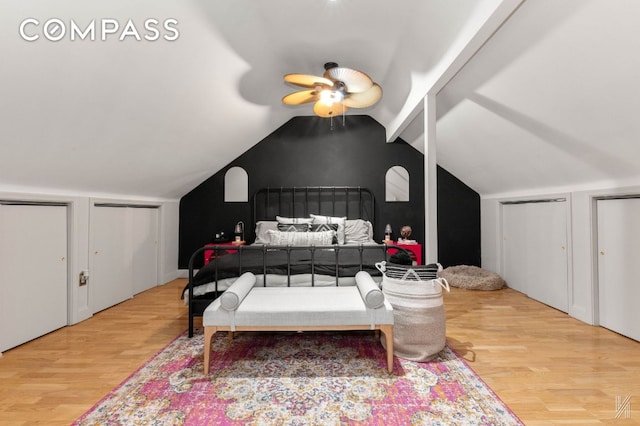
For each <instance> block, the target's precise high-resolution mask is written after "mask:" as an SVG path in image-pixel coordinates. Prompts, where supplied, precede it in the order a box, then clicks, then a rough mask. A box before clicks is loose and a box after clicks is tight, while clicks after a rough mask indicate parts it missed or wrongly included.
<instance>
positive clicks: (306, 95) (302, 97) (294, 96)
mask: <svg viewBox="0 0 640 426" xmlns="http://www.w3.org/2000/svg"><path fill="white" fill-rule="evenodd" d="M317 99H318V92H317V91H316V90H315V89H310V90H301V91H299V92H293V93H290V94H288V95H287V96H285V97H284V98H282V102H283V103H285V104H287V105H301V104H306V103H309V102H313V101H315V100H317Z"/></svg>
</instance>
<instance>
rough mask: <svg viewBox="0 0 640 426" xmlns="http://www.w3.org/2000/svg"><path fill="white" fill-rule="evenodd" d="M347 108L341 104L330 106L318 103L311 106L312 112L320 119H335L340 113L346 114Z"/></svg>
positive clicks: (336, 103) (335, 103)
mask: <svg viewBox="0 0 640 426" xmlns="http://www.w3.org/2000/svg"><path fill="white" fill-rule="evenodd" d="M348 109H349V107H347V106H346V105H344V104H343V103H342V102H334V103H332V104H331V105H329V104H326V103H324V102H322V101H318V102H316V103H315V104H314V105H313V112H315V113H316V115H319V116H320V117H325V118H328V117H337V116H339V115H342V113H344V112H347V110H348Z"/></svg>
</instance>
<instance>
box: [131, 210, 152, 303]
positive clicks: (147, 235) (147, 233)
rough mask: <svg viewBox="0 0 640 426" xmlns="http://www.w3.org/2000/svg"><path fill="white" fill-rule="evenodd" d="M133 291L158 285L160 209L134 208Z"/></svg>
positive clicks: (136, 291)
mask: <svg viewBox="0 0 640 426" xmlns="http://www.w3.org/2000/svg"><path fill="white" fill-rule="evenodd" d="M130 210H131V214H132V216H133V229H132V232H131V237H132V240H131V244H132V245H133V293H134V294H138V293H140V292H142V291H145V290H148V289H150V288H152V287H155V286H157V285H158V209H156V208H133V209H130Z"/></svg>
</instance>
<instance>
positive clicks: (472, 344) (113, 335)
mask: <svg viewBox="0 0 640 426" xmlns="http://www.w3.org/2000/svg"><path fill="white" fill-rule="evenodd" d="M184 282H185V281H184V280H176V281H173V282H171V283H169V284H167V285H164V286H161V287H157V288H154V289H152V290H149V291H147V292H144V293H142V294H139V295H137V296H135V297H134V298H133V299H131V300H128V301H126V302H124V303H121V304H120V305H118V306H115V307H113V308H110V309H108V310H105V311H103V312H101V313H98V314H97V315H95V316H94V317H93V318H91V319H89V320H87V321H84V322H82V323H80V324H76V325H74V326H69V327H65V328H63V329H61V330H58V331H56V332H53V333H51V334H48V335H46V336H43V337H41V338H39V339H36V340H34V341H32V342H29V343H26V344H24V345H22V346H20V347H18V348H15V349H12V350H10V351H7V352H5V353H4V354H3V357H2V358H0V424H2V425H32V424H43V425H58V424H60V425H64V424H69V423H70V422H72V421H73V420H75V419H76V418H77V417H79V416H80V415H82V414H83V413H84V412H85V411H87V410H88V409H90V408H91V407H92V406H93V405H94V404H95V403H96V402H98V401H99V400H100V399H101V398H102V397H103V396H104V395H106V394H107V393H108V392H109V391H110V390H112V389H113V388H114V387H116V386H117V385H118V384H120V382H122V381H123V380H125V379H126V378H127V377H128V376H129V375H130V374H131V373H132V372H134V371H135V370H136V369H137V368H138V367H140V366H141V365H142V364H143V363H144V362H145V361H147V360H148V359H149V358H150V357H151V356H152V355H154V354H155V353H156V352H157V351H159V350H160V349H162V348H163V347H164V346H165V345H166V344H167V343H169V342H170V341H171V340H172V339H174V338H175V337H177V336H178V335H179V334H180V333H181V332H183V331H184V330H185V329H186V326H187V325H186V324H187V323H186V307H185V306H184V305H182V301H180V300H179V293H180V290H181V289H182V287H183V286H184ZM445 306H446V310H447V339H448V342H449V344H450V345H451V346H452V347H453V348H454V349H455V350H456V351H457V352H458V353H459V354H460V355H461V356H463V357H464V358H465V359H466V360H467V362H468V363H469V365H470V366H471V367H472V368H473V369H474V370H475V371H476V372H477V373H478V374H479V375H480V377H482V378H483V379H484V381H485V382H486V383H487V384H488V385H489V386H490V387H491V388H492V389H493V390H494V391H495V392H496V394H497V395H498V396H499V397H500V398H501V399H502V400H503V401H504V402H505V403H506V404H507V405H508V406H509V407H510V408H511V409H512V410H513V411H514V412H515V413H516V414H517V415H518V416H519V417H520V418H521V419H522V420H523V421H524V422H525V423H526V424H527V425H551V424H579V425H589V424H614V425H617V424H620V425H628V424H640V343H639V342H636V341H633V340H631V339H627V338H625V337H622V336H620V335H618V334H616V333H613V332H611V331H608V330H605V329H603V328H598V327H592V326H589V325H586V324H584V323H581V322H580V321H577V320H574V319H572V318H570V317H568V316H567V315H566V314H563V313H561V312H558V311H556V310H554V309H552V308H549V307H547V306H545V305H543V304H541V303H538V302H535V301H533V300H531V299H529V298H527V297H526V296H523V295H522V294H520V293H518V292H516V291H513V290H509V289H506V290H501V291H496V292H474V291H465V290H460V289H452V292H451V294H446V295H445ZM616 396H621V397H623V398H624V397H625V396H631V401H630V406H631V418H628V419H625V418H624V414H623V415H622V416H621V417H622V418H616V414H617V411H616Z"/></svg>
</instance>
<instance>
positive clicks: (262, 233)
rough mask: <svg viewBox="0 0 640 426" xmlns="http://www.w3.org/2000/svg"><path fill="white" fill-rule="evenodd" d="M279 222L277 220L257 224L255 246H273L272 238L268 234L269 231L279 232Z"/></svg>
mask: <svg viewBox="0 0 640 426" xmlns="http://www.w3.org/2000/svg"><path fill="white" fill-rule="evenodd" d="M277 229H278V222H276V221H275V220H273V221H270V220H261V221H258V222H257V223H256V240H255V242H254V243H255V244H271V241H270V240H269V238H270V236H269V234H268V233H267V231H269V230H274V231H275V230H277Z"/></svg>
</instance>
